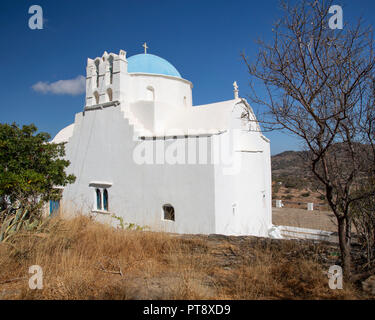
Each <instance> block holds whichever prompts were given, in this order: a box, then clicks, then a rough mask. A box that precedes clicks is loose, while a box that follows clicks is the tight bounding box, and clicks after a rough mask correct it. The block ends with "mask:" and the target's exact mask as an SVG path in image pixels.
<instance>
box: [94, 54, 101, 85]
mask: <svg viewBox="0 0 375 320" xmlns="http://www.w3.org/2000/svg"><path fill="white" fill-rule="evenodd" d="M99 63H100V60H96V61H95V67H96V87H97V88H99Z"/></svg>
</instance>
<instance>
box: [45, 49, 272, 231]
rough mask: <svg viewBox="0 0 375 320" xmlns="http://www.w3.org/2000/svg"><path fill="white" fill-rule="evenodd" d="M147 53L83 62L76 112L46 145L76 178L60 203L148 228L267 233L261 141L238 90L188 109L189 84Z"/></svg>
mask: <svg viewBox="0 0 375 320" xmlns="http://www.w3.org/2000/svg"><path fill="white" fill-rule="evenodd" d="M146 48H147V47H146V46H145V53H142V54H138V55H134V56H132V57H129V58H127V57H126V52H125V51H123V50H121V51H120V52H119V54H114V53H110V54H108V53H107V52H104V54H103V56H102V57H98V58H95V59H94V60H92V59H88V62H87V80H86V100H85V101H86V102H85V106H84V109H83V111H82V112H80V113H78V114H76V116H75V121H74V123H73V124H71V125H69V126H68V127H66V128H64V129H63V130H61V131H60V132H59V133H58V134H57V135H56V137H55V138H54V140H53V141H52V142H54V143H62V142H64V143H66V158H67V159H68V160H69V161H70V162H71V164H70V166H69V168H68V170H67V171H68V173H72V174H74V175H75V176H76V177H77V179H76V181H75V183H74V184H71V185H68V186H66V187H65V189H64V190H63V197H62V200H61V201H62V202H63V203H64V205H65V206H66V207H70V208H72V206H73V207H75V208H78V209H81V211H82V212H85V213H86V212H87V213H89V214H91V215H92V216H95V217H96V218H97V219H99V220H100V221H108V222H114V221H119V220H122V221H124V222H127V223H134V224H136V225H139V226H147V227H148V228H150V229H151V230H159V231H166V232H175V233H189V234H224V235H255V236H268V229H269V228H270V227H271V226H272V207H271V159H270V142H269V140H268V139H267V138H266V137H264V136H263V134H262V133H261V132H260V129H259V125H258V123H257V121H256V118H255V116H254V113H253V111H252V109H251V107H250V106H249V105H248V103H247V101H246V100H245V99H242V98H239V95H238V86H237V84H236V83H234V84H233V86H234V98H233V99H232V100H227V101H222V102H216V103H212V104H208V105H200V106H193V98H192V88H193V85H192V83H191V82H190V81H188V80H186V79H184V78H182V76H181V75H180V73H179V72H178V71H177V70H176V68H175V67H174V66H173V65H172V64H170V63H169V62H168V61H166V60H165V59H162V58H160V57H158V56H156V55H153V54H149V53H146ZM248 120H250V121H248ZM57 207H58V204H56V203H51V212H52V211H53V210H55V209H56V208H57ZM116 217H117V218H116ZM119 218H122V219H119Z"/></svg>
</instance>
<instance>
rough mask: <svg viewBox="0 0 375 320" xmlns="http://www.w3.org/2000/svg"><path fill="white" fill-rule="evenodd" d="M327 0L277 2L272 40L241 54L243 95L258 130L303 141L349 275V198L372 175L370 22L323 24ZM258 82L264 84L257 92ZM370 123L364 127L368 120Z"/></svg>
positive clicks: (366, 194)
mask: <svg viewBox="0 0 375 320" xmlns="http://www.w3.org/2000/svg"><path fill="white" fill-rule="evenodd" d="M330 6H331V2H330V1H324V0H322V1H311V2H309V1H301V2H299V3H298V4H294V5H290V4H289V3H286V2H283V3H282V4H281V8H282V10H283V13H284V15H283V17H282V18H281V19H280V20H279V21H278V22H277V23H276V24H275V25H274V27H273V35H274V38H273V41H272V42H271V43H270V44H268V43H266V42H263V41H258V45H259V53H258V56H257V59H256V60H255V61H254V62H251V63H250V62H249V59H248V58H247V57H246V56H245V55H244V54H243V55H242V57H243V59H244V61H245V63H246V64H247V67H248V70H249V73H250V75H251V79H250V81H251V82H250V89H251V91H250V95H249V99H250V101H251V103H252V104H253V105H258V106H259V107H260V108H259V110H261V114H260V115H259V118H258V119H259V122H260V123H261V124H262V126H263V128H264V129H266V130H274V129H281V130H286V131H289V132H291V133H293V134H294V135H296V136H297V137H299V138H300V140H301V141H302V142H303V144H304V146H305V147H306V149H307V150H308V151H309V152H307V153H306V154H307V155H308V158H307V159H306V161H308V164H309V167H310V169H311V171H312V172H313V174H314V175H315V176H316V178H317V179H318V180H319V181H320V182H321V184H322V185H323V186H324V190H325V195H326V199H327V201H328V203H329V205H330V208H331V209H332V211H333V213H334V214H335V216H336V218H337V223H338V234H339V245H340V250H341V256H342V263H343V267H344V273H345V276H346V277H347V278H350V273H351V255H350V252H351V245H350V243H351V225H352V212H351V210H350V208H351V204H352V203H354V202H355V201H358V200H360V199H364V198H366V197H369V196H371V195H372V194H373V191H369V192H361V193H358V192H357V189H358V187H359V185H360V183H361V181H362V180H363V179H366V177H368V176H369V175H374V158H375V152H374V151H375V149H374V144H372V149H371V150H372V151H371V152H370V149H369V146H368V145H367V146H364V145H363V143H364V142H365V143H369V141H371V142H373V139H374V136H373V134H374V128H373V127H374V123H373V119H374V118H372V120H371V117H372V116H373V107H374V99H373V97H374V71H375V68H374V65H375V59H374V55H373V39H372V33H371V30H370V28H366V27H364V26H363V22H362V21H361V20H360V21H358V23H357V24H356V25H345V26H344V28H343V29H341V30H340V29H336V30H332V29H330V28H329V24H328V22H329V18H330V17H331V14H330V13H329V8H330ZM260 88H264V90H260ZM370 124H371V125H372V126H373V127H372V129H371V128H369V125H370Z"/></svg>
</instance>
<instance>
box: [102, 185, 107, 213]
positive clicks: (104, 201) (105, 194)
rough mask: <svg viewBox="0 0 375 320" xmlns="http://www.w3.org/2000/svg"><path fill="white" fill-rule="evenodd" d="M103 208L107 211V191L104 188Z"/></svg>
mask: <svg viewBox="0 0 375 320" xmlns="http://www.w3.org/2000/svg"><path fill="white" fill-rule="evenodd" d="M103 210H104V211H108V191H107V189H104V192H103Z"/></svg>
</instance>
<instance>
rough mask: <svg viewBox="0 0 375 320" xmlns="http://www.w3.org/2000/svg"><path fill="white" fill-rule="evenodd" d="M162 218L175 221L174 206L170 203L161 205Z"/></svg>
mask: <svg viewBox="0 0 375 320" xmlns="http://www.w3.org/2000/svg"><path fill="white" fill-rule="evenodd" d="M163 213H164V220H170V221H175V214H174V208H173V206H172V205H170V204H165V205H164V206H163Z"/></svg>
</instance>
